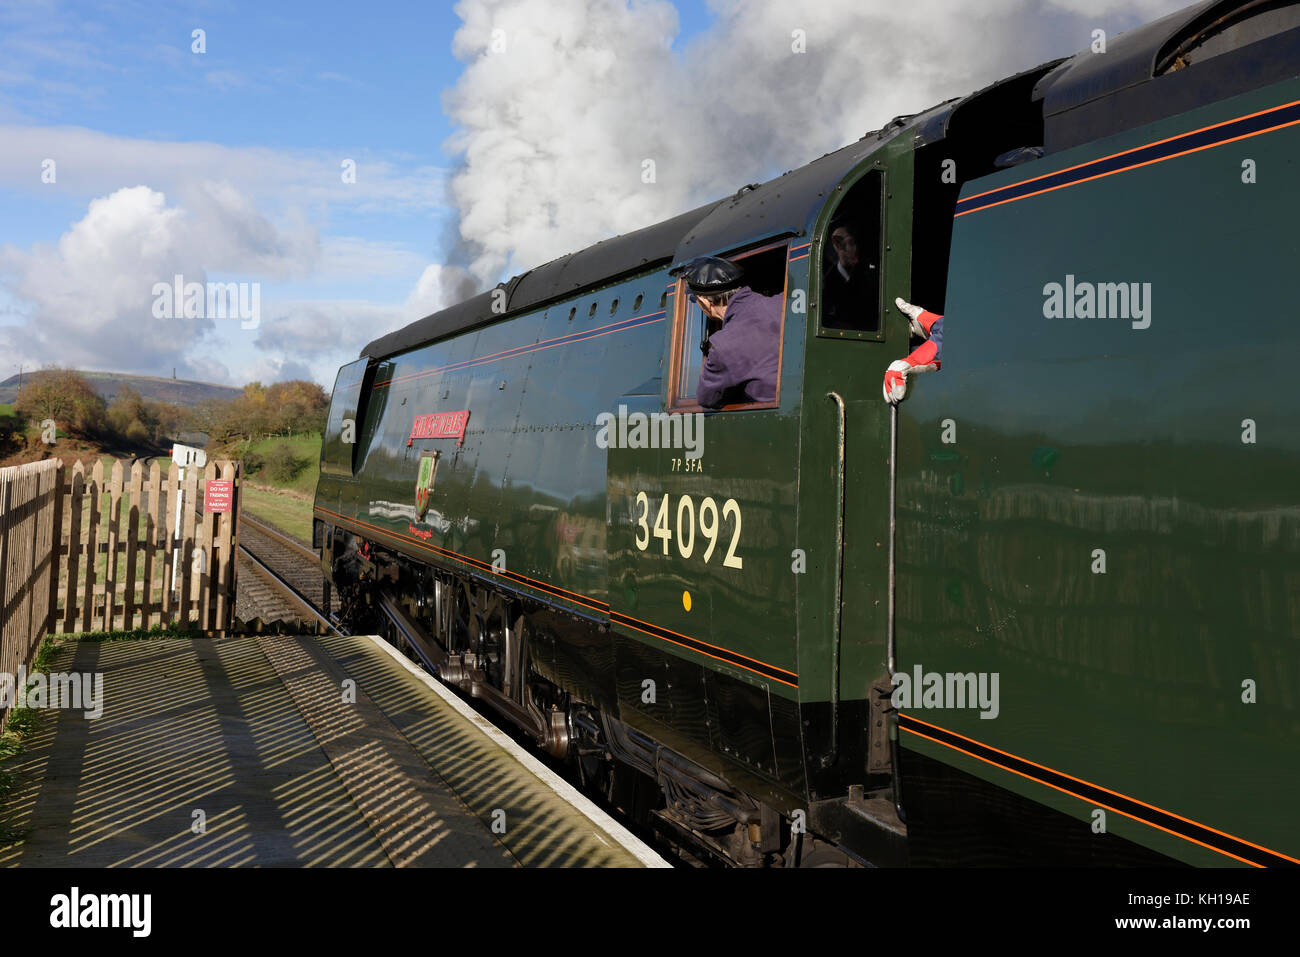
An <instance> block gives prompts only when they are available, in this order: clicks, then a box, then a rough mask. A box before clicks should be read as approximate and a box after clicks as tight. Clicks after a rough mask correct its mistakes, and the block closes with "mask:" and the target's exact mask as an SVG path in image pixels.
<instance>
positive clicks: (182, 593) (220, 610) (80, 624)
mask: <svg viewBox="0 0 1300 957" xmlns="http://www.w3.org/2000/svg"><path fill="white" fill-rule="evenodd" d="M147 470H148V471H147V475H146V466H145V464H144V463H143V462H137V463H136V464H135V466H134V467H133V468H131V469H130V470H129V472H130V475H129V477H125V476H126V472H127V470H126V469H124V468H123V464H122V462H120V461H118V462H114V463H113V467H112V469H111V470H109V472H108V476H107V478H105V474H104V472H105V470H104V467H103V463H102V462H96V463H95V465H94V467H93V468H92V469H91V470H90V472H89V474H87V473H86V470H85V469H83V468H82V465H81V463H80V462H78V463H77V464H76V465H75V466H73V468H72V470H71V472H70V474H69V475H68V480H67V483H66V488H65V491H66V494H67V496H68V501H67V506H66V509H65V511H66V516H67V517H66V520H65V522H64V541H65V542H66V543H67V545H66V547H65V548H63V549H62V550H61V554H62V555H63V556H66V563H65V566H64V570H63V571H64V573H63V574H62V575H61V576H60V585H59V594H58V599H59V600H58V606H57V608H56V610H55V615H54V617H55V624H54V626H53V627H52V628H51V630H57V631H60V632H64V633H67V632H76V631H112V630H116V629H122V630H130V629H133V628H148V627H151V626H152V625H156V624H159V623H170V624H186V623H189V624H192V625H195V626H196V627H198V628H200V629H202V630H204V631H208V632H215V633H222V632H224V631H225V630H226V629H227V628H229V627H230V624H231V619H232V618H233V615H234V610H235V569H236V565H237V562H236V560H235V556H236V552H237V549H238V534H237V527H238V514H239V482H238V479H239V477H240V472H241V468H240V463H238V462H230V461H223V462H209V463H208V464H207V466H206V467H204V468H203V469H202V470H200V469H197V468H188V469H186V470H185V478H184V481H183V482H181V481H179V476H178V471H179V470H178V469H177V467H176V466H175V465H172V466H171V468H170V469H169V470H168V472H167V474H166V475H164V474H163V473H162V469H161V468H160V467H159V465H158V462H157V461H156V460H155V461H153V462H150V463H149V464H148V466H147ZM213 479H224V480H227V481H231V482H234V483H235V491H234V496H233V501H232V503H231V510H230V511H229V512H224V513H217V514H206V513H205V512H204V511H203V488H204V485H206V483H207V482H209V481H212V480H213ZM180 493H183V499H182V505H181V508H182V513H181V514H182V518H181V537H180V540H179V541H177V539H176V538H175V536H174V534H173V532H174V528H175V520H176V498H177V495H178V494H180ZM178 549H179V560H175V556H176V553H177V550H178ZM100 556H103V558H104V561H103V563H102V565H101V563H100V560H99V559H100ZM196 556H197V557H196ZM173 566H175V569H176V580H175V581H173V578H172V574H173Z"/></svg>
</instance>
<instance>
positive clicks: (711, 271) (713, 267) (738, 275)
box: [683, 256, 745, 296]
mask: <svg viewBox="0 0 1300 957" xmlns="http://www.w3.org/2000/svg"><path fill="white" fill-rule="evenodd" d="M683 272H684V273H685V275H686V285H687V287H689V288H690V290H691V292H693V293H702V294H703V295H706V296H715V295H718V294H719V293H724V292H731V290H733V289H739V288H740V281H741V279H742V278H743V277H744V275H745V271H744V270H743V269H741V268H740V267H739V266H737V265H736V264H735V263H733V262H728V261H727V260H725V259H719V258H718V257H717V256H700V257H699V258H698V259H692V260H691V261H690V262H689V263H687V264H686V269H685V270H683Z"/></svg>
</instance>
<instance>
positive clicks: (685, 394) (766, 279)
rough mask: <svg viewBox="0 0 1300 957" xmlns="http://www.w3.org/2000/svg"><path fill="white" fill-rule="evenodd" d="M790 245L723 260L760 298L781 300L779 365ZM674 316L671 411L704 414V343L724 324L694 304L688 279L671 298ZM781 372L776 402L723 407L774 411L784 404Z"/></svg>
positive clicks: (681, 281) (774, 345) (679, 283)
mask: <svg viewBox="0 0 1300 957" xmlns="http://www.w3.org/2000/svg"><path fill="white" fill-rule="evenodd" d="M787 249H788V245H787V244H786V243H784V242H783V243H777V244H770V245H767V246H763V247H760V248H758V249H753V250H749V251H746V252H742V253H735V254H732V255H724V256H723V257H722V258H724V259H728V260H730V261H731V262H734V263H736V264H737V265H739V266H740V267H741V268H743V269H744V271H745V275H744V279H743V280H742V283H743V285H744V286H747V287H749V288H750V289H751V290H753V291H754V292H755V293H757V294H758V295H760V296H777V297H780V300H781V316H782V322H781V334H780V335H779V336H778V337H777V340H776V341H775V342H773V343H771V348H773V349H775V350H776V352H777V357H778V362H779V355H780V349H781V341H782V340H783V339H784V332H785V318H784V317H785V292H786V289H785V286H786V256H787ZM671 298H672V302H673V304H672V306H671V307H670V308H671V310H672V312H671V314H672V315H673V317H674V323H673V336H672V350H671V354H670V364H669V381H668V411H670V412H693V411H700V410H701V406H700V405H699V403H698V401H697V400H696V392H697V389H698V387H699V382H700V370H701V368H702V367H703V365H704V352H703V351H702V350H701V349H700V344H701V343H702V342H703V341H704V340H705V339H707V338H710V337H711V336H713V335H714V334H715V333H717V332H718V331H719V329H721V327H722V326H721V323H718V322H715V321H712V320H709V319H706V317H705V315H704V311H703V310H702V309H701V308H700V305H699V303H698V302H695V301H693V297H692V296H691V292H690V290H689V289H688V288H687V287H686V280H685V279H684V278H679V279H678V280H677V284H676V286H675V293H674V295H673V296H672V297H671ZM780 398H781V396H780V372H779V370H778V373H777V396H776V400H775V401H772V402H741V403H732V404H729V405H726V406H723V408H724V409H726V410H732V409H770V408H775V407H776V406H777V405H778V404H779V402H780Z"/></svg>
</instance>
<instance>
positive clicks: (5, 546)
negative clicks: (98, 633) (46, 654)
mask: <svg viewBox="0 0 1300 957" xmlns="http://www.w3.org/2000/svg"><path fill="white" fill-rule="evenodd" d="M62 478H63V475H62V471H61V465H60V463H58V462H36V463H33V464H31V465H16V466H10V467H9V468H2V469H0V601H3V605H0V672H4V673H5V674H9V675H17V674H18V669H19V668H20V667H25V666H30V665H31V663H32V658H34V657H35V655H36V649H37V648H38V647H39V646H40V643H41V639H42V638H44V637H45V636H46V635H47V634H48V633H49V632H50V630H51V628H52V626H53V621H54V616H55V610H56V602H57V588H56V586H57V583H58V580H59V551H60V548H59V536H58V535H57V534H56V529H59V528H60V527H61V526H62V522H61V508H62V504H63V496H62V495H61V494H59V493H60V492H61V491H62V488H63V482H62ZM8 712H9V708H8V706H7V705H5V704H3V703H0V722H2V721H3V719H4V718H6V717H8Z"/></svg>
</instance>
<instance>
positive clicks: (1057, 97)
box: [1033, 0, 1300, 153]
mask: <svg viewBox="0 0 1300 957" xmlns="http://www.w3.org/2000/svg"><path fill="white" fill-rule="evenodd" d="M1298 63H1300V5H1298V4H1296V3H1295V2H1294V0H1290V2H1288V0H1202V2H1200V3H1197V4H1194V5H1192V6H1190V7H1187V8H1186V9H1183V10H1179V11H1177V12H1175V13H1171V14H1169V15H1168V16H1165V17H1161V18H1160V19H1159V20H1154V21H1152V22H1151V23H1147V24H1144V25H1143V26H1140V27H1137V28H1135V29H1133V30H1129V31H1128V32H1127V33H1122V34H1119V35H1118V36H1116V37H1114V38H1113V39H1111V40H1109V41H1108V43H1107V45H1106V51H1105V52H1104V53H1093V52H1092V51H1091V49H1089V50H1086V51H1084V52H1082V53H1079V54H1076V55H1075V56H1072V57H1070V58H1069V59H1068V60H1065V61H1064V62H1062V63H1061V64H1060V66H1058V67H1057V68H1056V69H1055V70H1052V71H1051V72H1050V73H1048V74H1047V75H1046V76H1044V77H1043V78H1042V79H1041V80H1039V82H1038V84H1037V86H1036V87H1035V88H1034V93H1033V98H1034V99H1035V100H1041V101H1042V108H1043V123H1044V134H1045V139H1046V142H1045V143H1044V146H1045V147H1046V151H1047V152H1048V153H1054V152H1059V151H1061V150H1064V149H1069V148H1070V147H1072V146H1077V145H1079V144H1080V143H1087V142H1091V141H1092V140H1096V139H1100V138H1101V137H1104V136H1109V135H1111V134H1113V133H1118V132H1121V131H1123V130H1126V129H1132V128H1133V127H1136V126H1141V125H1143V124H1146V123H1150V122H1153V121H1154V120H1157V119H1160V118H1163V117H1166V116H1174V115H1176V114H1178V113H1182V112H1186V111H1187V110H1190V109H1194V108H1195V107H1197V106H1201V105H1203V104H1205V103H1210V102H1213V101H1215V100H1221V99H1225V98H1227V97H1230V96H1233V95H1235V94H1237V93H1243V92H1246V91H1247V90H1253V89H1258V88H1259V87H1262V86H1266V85H1268V84H1269V83H1271V82H1276V81H1277V80H1281V79H1284V78H1286V77H1290V76H1294V75H1296V72H1297V69H1296V67H1297V64H1298Z"/></svg>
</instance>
